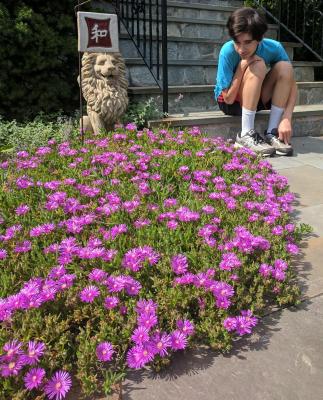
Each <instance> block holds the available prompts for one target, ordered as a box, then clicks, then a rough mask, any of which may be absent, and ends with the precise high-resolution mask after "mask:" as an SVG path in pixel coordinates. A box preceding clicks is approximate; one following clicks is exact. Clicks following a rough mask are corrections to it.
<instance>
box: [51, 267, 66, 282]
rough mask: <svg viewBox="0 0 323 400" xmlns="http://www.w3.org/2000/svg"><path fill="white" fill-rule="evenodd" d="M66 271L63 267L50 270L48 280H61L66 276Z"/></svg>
mask: <svg viewBox="0 0 323 400" xmlns="http://www.w3.org/2000/svg"><path fill="white" fill-rule="evenodd" d="M66 272H67V271H66V269H65V267H64V265H59V266H58V267H54V268H52V269H51V270H50V272H49V274H48V278H52V279H55V278H61V277H62V276H63V275H65V274H66Z"/></svg>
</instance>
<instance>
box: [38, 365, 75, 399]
mask: <svg viewBox="0 0 323 400" xmlns="http://www.w3.org/2000/svg"><path fill="white" fill-rule="evenodd" d="M71 386H72V380H71V377H70V375H69V373H68V372H66V371H57V372H56V373H55V375H54V376H53V377H52V378H51V379H50V380H49V381H48V382H47V383H46V385H45V387H44V392H45V393H46V394H47V396H48V397H49V399H50V400H52V399H55V400H61V399H63V398H64V397H65V396H66V394H67V393H68V391H69V390H70V388H71Z"/></svg>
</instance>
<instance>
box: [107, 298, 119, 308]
mask: <svg viewBox="0 0 323 400" xmlns="http://www.w3.org/2000/svg"><path fill="white" fill-rule="evenodd" d="M118 304H119V299H118V297H115V296H111V297H106V298H105V300H104V307H105V308H107V309H108V310H112V309H113V308H115V307H116V306H117V305H118Z"/></svg>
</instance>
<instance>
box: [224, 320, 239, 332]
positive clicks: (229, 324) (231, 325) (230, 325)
mask: <svg viewBox="0 0 323 400" xmlns="http://www.w3.org/2000/svg"><path fill="white" fill-rule="evenodd" d="M223 326H224V328H225V329H226V330H227V331H228V332H232V331H234V330H235V329H236V328H237V320H236V319H235V318H234V317H228V318H226V319H225V320H224V321H223Z"/></svg>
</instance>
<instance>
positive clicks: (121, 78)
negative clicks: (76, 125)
mask: <svg viewBox="0 0 323 400" xmlns="http://www.w3.org/2000/svg"><path fill="white" fill-rule="evenodd" d="M127 89H128V82H127V79H126V66H125V63H124V60H123V58H122V56H121V54H120V53H84V55H83V57H82V92H83V96H84V98H85V100H86V102H87V113H88V117H89V119H90V122H91V125H92V128H93V130H94V132H95V133H98V132H99V131H101V130H106V131H107V130H110V129H112V128H113V124H114V123H115V122H117V121H118V120H119V118H120V117H121V115H122V114H123V113H124V112H125V111H126V109H127V106H128V92H127Z"/></svg>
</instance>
